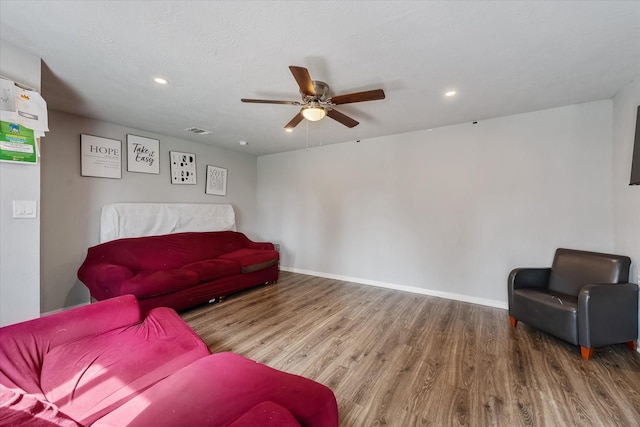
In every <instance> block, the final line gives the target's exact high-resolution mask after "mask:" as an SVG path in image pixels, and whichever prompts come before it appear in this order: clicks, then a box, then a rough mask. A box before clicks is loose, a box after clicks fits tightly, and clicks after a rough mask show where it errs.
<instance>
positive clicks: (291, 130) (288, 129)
mask: <svg viewBox="0 0 640 427" xmlns="http://www.w3.org/2000/svg"><path fill="white" fill-rule="evenodd" d="M284 131H285V132H289V133H291V132H293V129H291V128H286V129H285V130H284Z"/></svg>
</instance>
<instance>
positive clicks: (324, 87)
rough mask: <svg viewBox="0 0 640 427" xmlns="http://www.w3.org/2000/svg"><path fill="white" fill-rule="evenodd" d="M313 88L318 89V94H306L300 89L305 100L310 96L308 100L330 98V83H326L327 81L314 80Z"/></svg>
mask: <svg viewBox="0 0 640 427" xmlns="http://www.w3.org/2000/svg"><path fill="white" fill-rule="evenodd" d="M312 83H313V89H314V90H315V91H316V96H313V97H311V96H305V94H304V93H302V91H300V94H301V95H302V98H304V99H305V101H307V99H306V98H309V99H308V100H317V101H325V100H326V99H327V98H329V85H328V84H326V83H325V82H321V81H320V80H313V81H312Z"/></svg>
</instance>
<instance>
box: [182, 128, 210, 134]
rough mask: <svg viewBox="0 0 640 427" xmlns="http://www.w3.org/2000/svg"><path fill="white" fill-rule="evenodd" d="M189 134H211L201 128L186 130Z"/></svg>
mask: <svg viewBox="0 0 640 427" xmlns="http://www.w3.org/2000/svg"><path fill="white" fill-rule="evenodd" d="M185 130H186V131H187V132H193V133H195V134H197V135H206V134H208V133H211V132H210V131H208V130H204V129H200V128H186V129H185Z"/></svg>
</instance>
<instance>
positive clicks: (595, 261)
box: [549, 248, 631, 296]
mask: <svg viewBox="0 0 640 427" xmlns="http://www.w3.org/2000/svg"><path fill="white" fill-rule="evenodd" d="M630 266H631V259H630V258H629V257H626V256H622V255H611V254H603V253H597V252H587V251H578V250H575V249H563V248H558V249H557V250H556V254H555V256H554V258H553V265H552V266H551V276H550V277H549V290H552V291H556V292H560V293H563V294H568V295H574V296H577V295H578V294H579V293H580V289H582V288H583V287H584V286H585V285H588V284H592V283H597V284H603V283H611V284H615V283H626V282H628V281H629V268H630Z"/></svg>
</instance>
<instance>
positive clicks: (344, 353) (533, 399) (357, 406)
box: [182, 272, 640, 427]
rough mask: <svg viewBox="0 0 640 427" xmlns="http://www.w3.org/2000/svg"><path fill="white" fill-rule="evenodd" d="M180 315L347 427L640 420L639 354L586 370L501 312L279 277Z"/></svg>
mask: <svg viewBox="0 0 640 427" xmlns="http://www.w3.org/2000/svg"><path fill="white" fill-rule="evenodd" d="M505 286H506V285H505ZM182 317H183V318H184V319H185V320H186V321H187V322H188V323H189V324H190V325H191V327H192V328H193V329H194V330H195V331H196V332H197V333H198V334H199V335H200V336H201V337H202V339H203V340H204V341H205V342H206V343H207V345H208V346H209V348H210V349H211V351H212V352H221V351H233V352H235V353H239V354H242V355H244V356H246V357H249V358H251V359H254V360H256V361H258V362H261V363H264V364H266V365H269V366H271V367H274V368H277V369H281V370H284V371H287V372H291V373H295V374H299V375H303V376H305V377H308V378H312V379H314V380H316V381H318V382H321V383H323V384H325V385H327V386H329V387H331V389H332V390H333V392H334V393H335V395H336V398H337V400H338V406H339V410H340V425H341V426H344V427H359V426H367V427H369V426H401V427H405V426H454V425H468V426H492V425H498V426H574V425H575V426H615V425H618V426H638V425H639V423H640V354H638V353H636V352H632V351H629V350H628V349H627V348H626V347H625V345H624V344H621V345H616V346H610V347H605V348H602V349H597V350H596V351H595V353H594V356H593V359H591V360H590V361H584V360H582V359H581V357H580V350H579V348H578V347H577V346H573V345H571V344H568V343H565V342H563V341H560V340H558V339H556V338H553V337H551V336H549V335H546V334H543V333H541V332H538V331H537V330H535V329H533V328H530V327H528V326H527V325H526V324H522V323H519V324H518V327H517V329H513V328H511V326H510V325H509V320H508V315H507V312H506V311H505V310H501V309H495V308H490V307H484V306H479V305H475V304H468V303H463V302H458V301H450V300H446V299H441V298H436V297H429V296H423V295H416V294H411V293H404V292H400V291H394V290H388V289H382V288H375V287H371V286H366V285H360V284H354V283H348V282H341V281H337V280H330V279H323V278H317V277H312V276H305V275H300V274H294V273H287V272H281V274H280V281H279V282H278V283H277V284H274V285H269V286H264V287H260V288H256V289H252V290H250V291H247V292H244V293H240V294H236V295H234V296H231V297H228V298H227V299H226V300H225V301H224V302H222V303H221V304H212V305H208V306H204V307H199V308H195V309H193V310H190V311H187V312H183V313H182Z"/></svg>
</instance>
